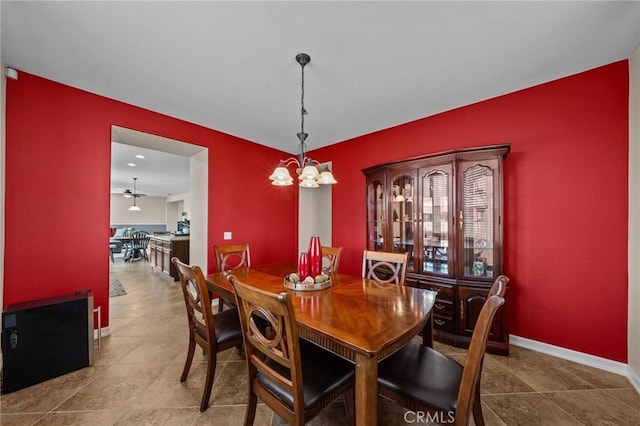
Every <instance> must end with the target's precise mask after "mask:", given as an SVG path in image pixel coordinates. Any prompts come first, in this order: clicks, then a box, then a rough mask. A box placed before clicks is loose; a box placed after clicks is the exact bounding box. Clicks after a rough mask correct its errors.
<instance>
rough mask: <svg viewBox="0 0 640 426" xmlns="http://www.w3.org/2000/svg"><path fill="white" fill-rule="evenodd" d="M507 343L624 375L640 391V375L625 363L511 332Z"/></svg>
mask: <svg viewBox="0 0 640 426" xmlns="http://www.w3.org/2000/svg"><path fill="white" fill-rule="evenodd" d="M509 343H511V344H512V345H515V346H520V347H522V348H526V349H531V350H532V351H536V352H541V353H543V354H547V355H551V356H555V357H557V358H562V359H566V360H568V361H573V362H577V363H578V364H583V365H588V366H589V367H594V368H598V369H600V370H604V371H608V372H610V373H614V374H619V375H621V376H625V377H626V378H627V379H629V381H630V382H631V385H632V386H633V387H634V388H635V390H636V392H638V393H640V376H638V373H636V372H635V371H633V370H632V369H631V367H629V365H627V364H625V363H622V362H618V361H612V360H610V359H606V358H601V357H598V356H595V355H589V354H585V353H583V352H578V351H574V350H572V349H566V348H562V347H560V346H554V345H550V344H548V343H543V342H538V341H536V340H531V339H527V338H525V337H520V336H514V335H513V334H510V335H509Z"/></svg>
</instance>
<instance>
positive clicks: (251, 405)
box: [244, 390, 258, 426]
mask: <svg viewBox="0 0 640 426" xmlns="http://www.w3.org/2000/svg"><path fill="white" fill-rule="evenodd" d="M257 403H258V397H257V396H256V394H255V393H253V391H252V390H249V401H247V410H246V411H245V413H244V426H253V421H254V419H255V417H256V404H257Z"/></svg>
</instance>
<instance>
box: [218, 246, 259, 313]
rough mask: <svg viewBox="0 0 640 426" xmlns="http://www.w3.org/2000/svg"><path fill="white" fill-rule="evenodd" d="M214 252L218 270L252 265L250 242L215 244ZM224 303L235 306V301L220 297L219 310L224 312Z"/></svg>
mask: <svg viewBox="0 0 640 426" xmlns="http://www.w3.org/2000/svg"><path fill="white" fill-rule="evenodd" d="M213 252H214V253H215V256H216V268H217V269H218V272H222V271H229V270H233V269H237V268H249V267H251V253H250V252H249V243H241V244H231V245H226V246H218V245H214V246H213ZM224 305H227V306H230V307H234V306H235V301H233V300H228V299H225V298H223V297H222V296H220V297H218V312H222V310H223V309H224Z"/></svg>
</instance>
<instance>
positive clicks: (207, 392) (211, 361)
mask: <svg viewBox="0 0 640 426" xmlns="http://www.w3.org/2000/svg"><path fill="white" fill-rule="evenodd" d="M211 352H213V351H212V350H209V353H208V354H207V379H206V380H205V382H204V392H203V393H202V402H201V403H200V411H204V410H206V409H207V408H208V407H209V398H211V389H212V388H213V378H214V376H215V375H216V358H217V357H216V355H217V354H215V353H211Z"/></svg>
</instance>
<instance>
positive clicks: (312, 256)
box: [309, 237, 322, 277]
mask: <svg viewBox="0 0 640 426" xmlns="http://www.w3.org/2000/svg"><path fill="white" fill-rule="evenodd" d="M321 272H322V247H321V246H320V237H311V239H310V240H309V274H310V275H311V276H312V277H315V276H316V275H320V273H321Z"/></svg>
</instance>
